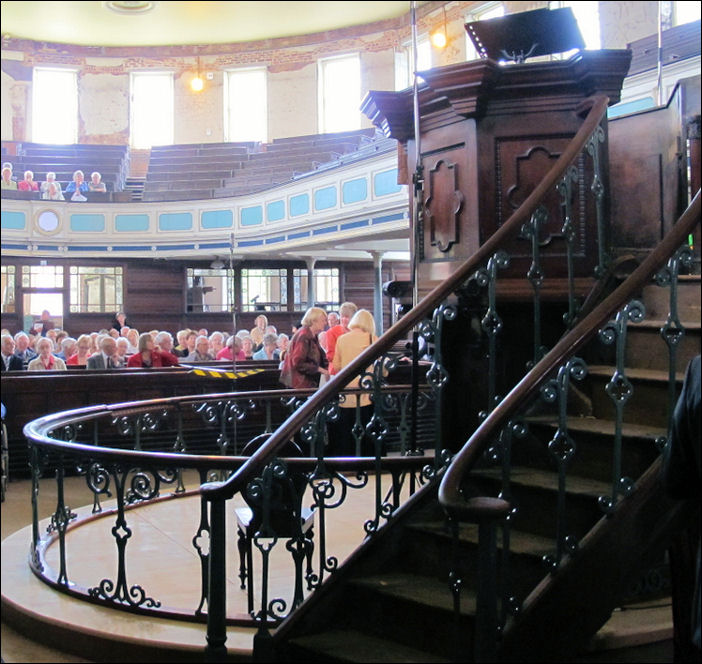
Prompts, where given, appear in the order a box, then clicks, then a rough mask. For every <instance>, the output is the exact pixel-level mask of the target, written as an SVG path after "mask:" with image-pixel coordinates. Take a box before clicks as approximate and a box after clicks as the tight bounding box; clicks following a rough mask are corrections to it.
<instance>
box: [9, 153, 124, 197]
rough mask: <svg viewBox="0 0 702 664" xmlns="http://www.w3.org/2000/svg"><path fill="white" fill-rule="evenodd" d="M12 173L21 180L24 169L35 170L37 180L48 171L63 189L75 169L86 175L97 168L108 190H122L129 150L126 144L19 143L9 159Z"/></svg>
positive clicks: (42, 177)
mask: <svg viewBox="0 0 702 664" xmlns="http://www.w3.org/2000/svg"><path fill="white" fill-rule="evenodd" d="M9 161H11V162H12V166H13V171H14V175H15V177H16V178H17V179H18V180H21V179H22V177H23V175H24V171H26V170H30V171H33V172H34V179H35V180H36V181H37V182H43V181H44V180H46V174H47V173H48V172H49V171H53V172H54V173H56V179H57V180H58V181H59V182H60V183H61V186H62V187H63V188H64V189H65V188H66V186H67V185H68V183H69V182H71V181H72V180H73V173H74V171H77V170H81V171H83V173H85V179H86V180H90V174H91V173H92V172H93V171H98V172H99V173H100V174H101V175H102V181H103V182H104V183H105V185H106V186H107V191H122V189H123V188H124V181H125V178H126V177H127V176H128V175H129V150H128V148H127V146H126V145H81V144H77V145H49V144H44V143H22V144H21V145H20V146H18V151H17V156H16V157H13V158H12V159H9Z"/></svg>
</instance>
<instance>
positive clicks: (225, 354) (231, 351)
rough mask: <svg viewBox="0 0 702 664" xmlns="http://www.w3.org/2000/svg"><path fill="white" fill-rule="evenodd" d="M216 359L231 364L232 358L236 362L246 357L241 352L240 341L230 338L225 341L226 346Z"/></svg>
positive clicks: (233, 337) (237, 338)
mask: <svg viewBox="0 0 702 664" xmlns="http://www.w3.org/2000/svg"><path fill="white" fill-rule="evenodd" d="M216 358H217V359H218V360H229V361H230V362H232V361H233V360H234V358H236V361H237V362H239V361H240V360H245V359H246V355H245V354H244V351H243V350H242V345H241V339H239V337H235V336H230V337H229V338H228V339H227V345H226V346H225V347H224V348H222V350H220V351H219V353H217V355H216Z"/></svg>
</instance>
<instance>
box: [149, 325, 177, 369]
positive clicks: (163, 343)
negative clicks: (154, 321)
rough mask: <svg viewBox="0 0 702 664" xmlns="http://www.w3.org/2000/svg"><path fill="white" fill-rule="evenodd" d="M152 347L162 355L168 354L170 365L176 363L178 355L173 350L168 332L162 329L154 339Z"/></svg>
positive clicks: (171, 338) (171, 339)
mask: <svg viewBox="0 0 702 664" xmlns="http://www.w3.org/2000/svg"><path fill="white" fill-rule="evenodd" d="M154 347H155V348H156V350H157V351H159V352H160V353H161V354H162V355H168V356H169V357H168V360H169V361H170V362H171V364H172V365H174V366H175V365H176V364H178V361H179V360H178V356H177V355H176V354H175V353H174V352H173V337H172V336H171V333H170V332H166V331H162V332H159V333H158V334H157V335H156V338H155V339H154Z"/></svg>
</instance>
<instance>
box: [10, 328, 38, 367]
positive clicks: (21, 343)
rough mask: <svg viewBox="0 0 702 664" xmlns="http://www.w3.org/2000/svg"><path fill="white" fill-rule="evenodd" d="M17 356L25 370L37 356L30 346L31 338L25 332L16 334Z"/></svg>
mask: <svg viewBox="0 0 702 664" xmlns="http://www.w3.org/2000/svg"><path fill="white" fill-rule="evenodd" d="M15 355H17V357H19V358H20V360H22V366H23V368H24V369H26V368H27V366H28V365H29V362H30V361H31V360H33V359H34V358H35V357H36V356H37V354H36V353H35V352H34V351H33V350H32V349H31V348H30V346H29V336H28V335H27V334H25V333H24V332H18V333H17V334H15Z"/></svg>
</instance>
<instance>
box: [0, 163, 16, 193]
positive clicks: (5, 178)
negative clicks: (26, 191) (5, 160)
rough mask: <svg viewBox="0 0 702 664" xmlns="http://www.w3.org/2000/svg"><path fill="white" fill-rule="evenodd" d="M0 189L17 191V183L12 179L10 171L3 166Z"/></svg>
mask: <svg viewBox="0 0 702 664" xmlns="http://www.w3.org/2000/svg"><path fill="white" fill-rule="evenodd" d="M0 189H10V190H14V191H17V183H16V182H15V181H14V180H13V179H12V169H11V168H7V166H4V167H3V169H2V180H0Z"/></svg>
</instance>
